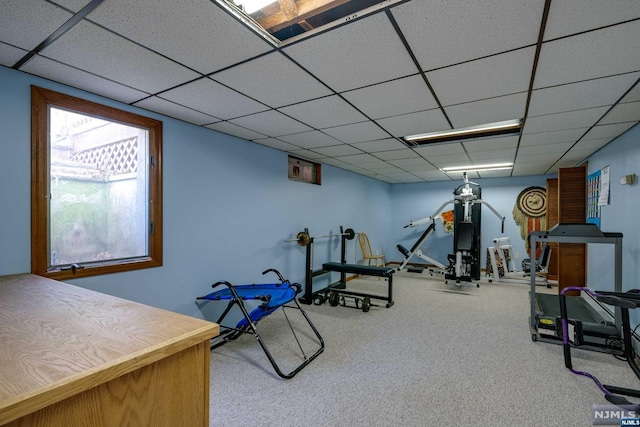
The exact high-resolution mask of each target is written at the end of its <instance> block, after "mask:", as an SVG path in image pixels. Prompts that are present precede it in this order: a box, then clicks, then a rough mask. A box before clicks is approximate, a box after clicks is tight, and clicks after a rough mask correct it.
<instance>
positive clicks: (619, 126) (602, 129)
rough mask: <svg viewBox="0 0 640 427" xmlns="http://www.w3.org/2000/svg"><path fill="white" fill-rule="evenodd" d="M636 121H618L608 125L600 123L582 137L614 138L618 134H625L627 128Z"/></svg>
mask: <svg viewBox="0 0 640 427" xmlns="http://www.w3.org/2000/svg"><path fill="white" fill-rule="evenodd" d="M634 125H635V123H629V122H627V123H616V124H607V125H598V126H594V127H593V128H591V129H590V130H589V132H587V134H586V135H584V136H583V137H582V139H584V140H588V139H600V138H609V139H613V138H615V137H616V136H618V135H621V134H623V133H624V132H626V131H627V130H629V129H631V128H632V127H633V126H634Z"/></svg>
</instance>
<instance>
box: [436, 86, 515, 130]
mask: <svg viewBox="0 0 640 427" xmlns="http://www.w3.org/2000/svg"><path fill="white" fill-rule="evenodd" d="M526 105H527V93H526V92H522V93H516V94H513V95H506V96H499V97H497V98H490V99H484V100H482V101H475V102H468V103H465V104H457V105H452V106H449V107H444V110H445V113H447V116H448V117H449V120H451V123H453V126H454V127H455V128H462V127H468V126H475V125H480V124H484V123H494V122H501V121H504V120H512V119H521V118H522V117H524V110H525V107H526Z"/></svg>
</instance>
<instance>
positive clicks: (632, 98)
mask: <svg viewBox="0 0 640 427" xmlns="http://www.w3.org/2000/svg"><path fill="white" fill-rule="evenodd" d="M637 101H640V84H638V83H636V85H635V87H634V88H633V89H631V90H630V91H629V93H627V94H626V95H625V96H624V98H622V100H621V101H620V102H637Z"/></svg>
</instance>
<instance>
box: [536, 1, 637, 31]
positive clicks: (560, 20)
mask: <svg viewBox="0 0 640 427" xmlns="http://www.w3.org/2000/svg"><path fill="white" fill-rule="evenodd" d="M634 18H640V2H638V1H637V0H616V1H612V2H606V1H588V2H585V1H583V0H563V1H555V2H551V8H550V9H549V17H548V18H547V25H546V28H545V31H544V40H545V41H547V40H550V39H554V38H557V37H564V36H567V35H570V34H575V33H579V32H582V31H588V30H593V29H595V28H600V27H605V26H607V25H613V24H616V23H618V22H622V21H627V20H630V19H634Z"/></svg>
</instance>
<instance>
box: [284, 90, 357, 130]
mask: <svg viewBox="0 0 640 427" xmlns="http://www.w3.org/2000/svg"><path fill="white" fill-rule="evenodd" d="M279 110H280V111H282V112H283V113H285V114H287V115H288V116H291V117H293V118H295V119H298V120H300V121H301V122H303V123H306V124H308V125H309V126H311V127H313V128H316V129H322V128H326V127H333V126H336V125H346V124H350V123H357V122H363V121H365V120H366V119H367V118H366V117H365V116H363V115H362V113H360V112H359V111H358V110H356V109H355V108H353V107H352V106H351V105H349V104H348V103H347V102H345V101H344V100H342V99H340V98H339V97H338V96H336V95H334V96H328V97H326V98H320V99H315V100H313V101H307V102H303V103H300V104H296V105H291V106H288V107H283V108H280V109H279Z"/></svg>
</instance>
